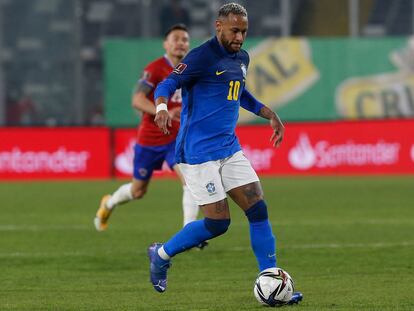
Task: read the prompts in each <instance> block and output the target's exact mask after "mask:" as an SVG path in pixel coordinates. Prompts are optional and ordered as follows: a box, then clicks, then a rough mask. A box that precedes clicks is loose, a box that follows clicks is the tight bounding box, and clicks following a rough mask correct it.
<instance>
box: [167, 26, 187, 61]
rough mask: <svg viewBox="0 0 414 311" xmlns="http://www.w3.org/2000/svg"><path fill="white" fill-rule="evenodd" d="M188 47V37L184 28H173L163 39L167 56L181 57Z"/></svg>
mask: <svg viewBox="0 0 414 311" xmlns="http://www.w3.org/2000/svg"><path fill="white" fill-rule="evenodd" d="M189 47H190V37H189V36H188V32H186V31H184V30H180V29H177V30H173V31H171V32H170V33H169V34H168V36H167V38H165V40H164V49H165V51H166V52H167V55H168V56H169V57H175V58H179V59H182V58H184V56H185V55H186V54H187V52H188V49H189Z"/></svg>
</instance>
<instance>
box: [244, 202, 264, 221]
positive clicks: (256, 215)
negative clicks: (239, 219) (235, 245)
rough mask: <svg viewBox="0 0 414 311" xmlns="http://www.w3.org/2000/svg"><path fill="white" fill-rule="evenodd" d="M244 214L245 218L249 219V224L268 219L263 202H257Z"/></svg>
mask: <svg viewBox="0 0 414 311" xmlns="http://www.w3.org/2000/svg"><path fill="white" fill-rule="evenodd" d="M245 214H246V216H247V219H249V222H259V221H263V220H266V219H267V218H268V215H267V206H266V203H265V201H264V200H260V201H257V202H256V203H255V204H253V205H252V206H250V207H249V208H248V209H247V210H246V212H245Z"/></svg>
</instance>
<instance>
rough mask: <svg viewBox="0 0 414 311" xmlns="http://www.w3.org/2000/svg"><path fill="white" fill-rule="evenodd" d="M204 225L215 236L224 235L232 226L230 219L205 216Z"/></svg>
mask: <svg viewBox="0 0 414 311" xmlns="http://www.w3.org/2000/svg"><path fill="white" fill-rule="evenodd" d="M204 225H205V226H206V228H207V230H208V231H209V232H210V233H211V234H212V235H213V237H216V236H219V235H222V234H223V233H225V232H226V231H227V229H228V228H229V226H230V219H211V218H204Z"/></svg>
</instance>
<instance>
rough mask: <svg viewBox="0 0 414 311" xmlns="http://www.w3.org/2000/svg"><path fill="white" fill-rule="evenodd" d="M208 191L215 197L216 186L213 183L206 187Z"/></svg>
mask: <svg viewBox="0 0 414 311" xmlns="http://www.w3.org/2000/svg"><path fill="white" fill-rule="evenodd" d="M206 189H207V192H208V193H209V195H213V194H215V193H216V186H215V185H214V183H213V182H211V181H210V182H209V183H208V184H207V185H206Z"/></svg>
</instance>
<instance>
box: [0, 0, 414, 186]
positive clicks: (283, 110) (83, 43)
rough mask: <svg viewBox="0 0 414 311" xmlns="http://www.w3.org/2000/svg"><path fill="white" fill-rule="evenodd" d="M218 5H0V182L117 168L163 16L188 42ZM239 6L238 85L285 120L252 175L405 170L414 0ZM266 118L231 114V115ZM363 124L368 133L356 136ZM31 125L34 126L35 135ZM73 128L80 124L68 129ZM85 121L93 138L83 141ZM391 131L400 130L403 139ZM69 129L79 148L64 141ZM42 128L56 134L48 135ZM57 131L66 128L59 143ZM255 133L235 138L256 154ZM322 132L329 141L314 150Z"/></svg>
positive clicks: (306, 0) (145, 0)
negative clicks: (244, 32) (242, 22)
mask: <svg viewBox="0 0 414 311" xmlns="http://www.w3.org/2000/svg"><path fill="white" fill-rule="evenodd" d="M223 3H225V1H219V0H213V1H210V0H181V1H180V0H175V1H173V0H171V1H162V0H159V1H151V0H71V1H64V0H31V1H26V0H1V1H0V9H1V10H0V25H1V28H0V52H1V54H0V125H1V126H2V130H1V135H2V137H5V139H2V144H1V145H0V146H1V147H0V149H1V150H0V155H1V156H0V160H1V161H0V178H6V179H7V178H8V177H17V178H19V177H21V178H25V177H40V178H42V176H45V177H64V178H65V177H88V176H89V177H109V176H114V175H115V176H128V175H129V172H130V167H126V166H128V165H129V166H130V164H128V163H130V160H131V159H130V157H131V153H129V154H128V150H130V148H129V147H130V145H131V144H132V139H133V136H134V128H135V127H136V125H137V124H138V123H139V118H140V115H139V114H137V113H136V112H134V111H133V109H132V108H131V103H130V102H131V92H132V90H133V87H134V84H135V82H136V80H137V79H138V78H139V76H140V74H141V72H142V69H143V67H144V66H145V65H146V64H147V63H148V62H150V61H152V60H153V59H154V58H156V57H159V56H160V55H162V53H163V50H162V44H161V43H162V37H163V33H164V31H165V29H167V28H168V26H170V25H171V24H174V23H177V22H184V23H186V24H188V25H189V29H190V33H191V37H192V47H194V46H197V45H198V44H199V43H201V42H203V41H204V40H206V39H207V38H209V37H210V36H211V35H213V33H214V27H213V25H214V19H215V12H216V11H217V9H218V8H219V7H220V6H221V5H222V4H223ZM240 3H241V4H243V5H245V6H246V8H247V10H248V12H249V21H250V29H249V35H248V39H247V41H246V43H245V48H246V49H247V50H249V52H250V54H251V59H252V61H251V64H250V68H249V79H248V82H247V83H248V84H247V86H248V88H249V90H250V91H251V92H252V93H253V94H254V95H255V96H256V97H257V98H259V99H260V100H261V101H263V102H264V103H266V104H267V105H269V106H270V107H272V108H273V109H275V110H276V111H277V112H278V114H279V115H280V116H281V118H282V119H283V120H284V121H285V122H287V123H289V124H290V125H289V126H290V129H289V131H288V133H290V134H288V135H287V140H286V141H287V142H286V143H285V144H284V145H285V146H284V149H282V150H281V151H280V153H279V156H278V159H277V161H276V158H277V156H276V155H274V154H273V153H272V155H271V156H270V157H271V158H272V159H273V162H271V163H270V162H269V161H268V162H269V163H268V165H267V167H268V169H266V168H265V169H264V170H262V171H260V169H259V173H269V174H275V173H276V174H277V173H287V174H290V173H323V174H324V173H335V172H336V173H337V172H343V173H413V172H414V143H413V140H412V138H411V137H413V136H414V135H412V133H413V123H412V122H410V120H413V117H414V93H413V90H414V75H413V71H414V39H411V35H412V33H413V31H414V18H413V16H414V6H413V1H411V0H398V1H387V0H334V1H330V0H260V1H240ZM350 120H352V121H353V122H351V123H345V125H344V124H342V123H341V122H346V121H350ZM367 120H375V121H377V122H374V123H369V122H368V123H367ZM381 121H382V122H385V123H381ZM388 121H389V122H391V123H389V122H388ZM264 122H265V121H264V120H261V119H260V118H255V117H254V116H252V115H250V114H248V113H246V112H244V111H241V113H240V122H239V123H240V124H249V125H254V124H256V125H257V124H261V123H264ZM297 122H302V123H301V124H299V125H298V124H297ZM303 122H311V123H312V124H313V125H315V126H320V128H318V129H314V131H313V132H312V133H311V132H309V130H310V128H312V127H309V125H308V124H306V123H303ZM315 122H316V123H315ZM317 122H319V123H317ZM8 126H12V127H14V130H13V131H11V129H10V128H7V127H8ZM338 126H339V127H340V126H342V130H340V128H339V127H338ZM361 126H362V127H361ZM364 126H365V127H366V128H367V130H364V131H361V130H360V129H361V128H364ZM16 127H18V128H19V129H18V130H16ZM34 127H35V128H36V130H35V129H34ZM39 127H40V128H42V132H41V134H37V132H36V131H38V130H39ZM62 127H65V128H66V129H65V130H63V129H62ZM75 127H82V128H83V130H79V129H78V130H79V132H78V134H76V133H75V132H74V131H76V130H75ZM85 127H89V128H90V129H91V130H92V129H93V130H92V131H91V130H87V129H86V128H85ZM96 127H99V128H100V129H101V133H100V134H96V135H98V136H96V137H95V136H93V137H92V136H91V137H88V135H89V134H91V133H92V132H93V131H96V130H97V128H96ZM348 127H349V128H348ZM395 127H398V128H400V130H402V131H404V132H406V133H407V134H406V135H407V136H408V137H410V138H407V139H405V138H404V139H403V140H402V137H401V136H400V135H398V134H397V133H396V131H394V130H393V129H395ZM23 128H24V129H27V131H28V133H29V134H26V133H25V132H24V130H23ZM29 128H30V129H29ZM46 129H49V132H48V131H47V130H46ZM127 129H129V132H128V131H127ZM352 129H354V130H352ZM378 129H382V130H381V131H380V132H379V131H378ZM384 129H387V130H384ZM59 130H61V131H63V132H58V131H59ZM261 130H263V129H261ZM125 131H127V132H125ZM350 131H351V132H352V133H354V134H352V135H350V134H349V133H350ZM69 132H70V133H72V136H73V139H74V141H75V145H77V146H76V147H75V146H74V145H73V144H72V145H71V143H70V141H71V140H70V139H69V137H68V136H65V135H66V133H69ZM250 132H251V131H250ZM50 133H54V134H51V135H52V136H47V135H50ZM321 133H323V135H325V136H323V135H322V136H321ZM379 133H381V134H379ZM383 133H385V134H384V135H385V136H384V135H383ZM390 133H391V134H390ZM328 134H329V135H328ZM362 134H364V135H362ZM30 135H32V136H33V137H32V138H30V139H29V138H28V137H29V136H30ZM39 135H40V136H39ZM45 135H46V136H45ZM53 135H55V136H56V137H57V138H53V137H54V136H53ZM62 135H63V136H62ZM99 135H101V136H99ZM240 135H242V134H240ZM266 135H267V134H266V132H264V133H263V135H261V136H266ZM326 135H328V136H326ZM248 136H249V135H248ZM20 137H22V138H21V139H20ZM36 137H47V138H46V139H40V138H39V139H37V138H36ZM58 137H65V139H64V141H66V142H67V143H68V144H69V145H64V144H62V140H60V139H59V138H58ZM77 137H83V138H84V142H83V144H84V145H88V146H90V144H89V143H88V142H89V141H90V140H91V139H94V140H95V144H94V145H95V149H96V153H100V155H99V158H96V157H94V155H93V151H91V150H86V151H85V150H84V149H82V147H81V144H82V143H81V142H80V141H79V139H78V138H77ZM97 137H99V138H97ZM254 137H255V135H254V134H251V133H250V136H249V137H247V138H246V139H245V138H244V136H243V135H242V136H241V137H240V139H241V141H242V143H243V144H244V145H245V148H247V149H249V148H250V149H249V150H250V151H251V152H250V154H251V157H255V159H258V161H259V162H260V159H261V158H263V157H264V158H266V154H267V153H266V152H268V151H266V150H267V149H266V148H265V147H264V145H265V144H266V143H265V142H263V143H262V145H261V146H258V145H257V142H256V141H255V139H254ZM22 139H23V140H25V141H36V140H42V141H46V140H47V141H48V142H47V143H44V144H45V145H49V149H47V148H46V147H45V148H46V149H44V148H43V149H42V147H40V146H39V145H37V149H36V148H35V149H33V148H34V147H33V146H32V144H31V143H30V142H29V145H24V143H23V145H21V144H19V142H21V141H22ZM54 139H55V140H56V144H55V146H54V147H50V146H51V145H52V144H51V141H53V140H54ZM98 141H101V143H102V145H99V144H98ZM324 141H328V146H326V144H325V146H322V145H323V142H324ZM320 143H322V145H321V144H320ZM318 146H319V147H318ZM318 148H319V151H320V152H319V155H318V154H317V153H318ZM368 149H369V150H368ZM98 150H100V151H98ZM125 150H126V152H124V153H127V154H124V156H123V159H118V163H123V167H124V169H122V168H119V167H120V166H119V165H122V164H119V165H118V166H117V165H116V162H117V158H118V156H117V155H118V154H119V153H122V152H123V151H125ZM367 150H368V151H367ZM83 151H85V152H86V154H83V156H82V152H83ZM33 152H34V153H33ZM70 152H75V153H73V154H72V155H73V156H74V158H73V161H74V163H75V162H76V163H77V164H79V165H78V166H76V165H75V164H74V167H73V168H68V167H62V166H59V165H57V167H55V168H53V167H51V164H45V162H47V161H49V162H50V161H52V162H53V161H55V162H59V159H60V158H64V157H67V156H68V155H69V154H70ZM247 152H248V153H249V151H247ZM312 152H313V155H312V154H311V153H312ZM102 155H104V156H102ZM324 156H326V157H329V159H328V160H326V161H325V164H323V163H322V164H321V162H320V161H319V162H318V163H316V161H317V160H316V157H324ZM128 157H129V158H128ZM268 157H269V156H268ZM109 161H111V163H108V162H109ZM292 161H293V162H292ZM332 161H333V162H335V161H336V162H335V163H333V164H332ZM92 162H95V164H96V163H97V162H99V163H101V166H100V167H98V166H97V167H96V168H95V172H96V171H100V172H101V173H100V174H96V173H93V172H92V173H85V174H83V175H82V174H79V172H80V171H82V169H84V170H86V171H88V170H89V171H90V170H91V168H90V167H89V166H91V165H92V164H91V163H92ZM112 162H113V163H115V164H112ZM16 163H20V164H16ZM59 163H60V162H59ZM303 163H304V164H303ZM327 163H328V164H327ZM262 164H263V163H262ZM19 165H20V168H19ZM82 165H83V166H82ZM257 165H261V164H260V163H259V164H257ZM257 165H256V168H257V167H258V166H257ZM275 165H276V166H277V167H276V168H275V167H274V166H275ZM82 167H83V168H82ZM286 167H290V168H291V169H286ZM316 168H318V169H316ZM92 170H93V169H92ZM42 171H43V175H42ZM63 171H65V172H66V173H64V174H62V172H63ZM71 171H72V173H74V174H71ZM76 172H77V173H76ZM65 174H66V175H65Z"/></svg>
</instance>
